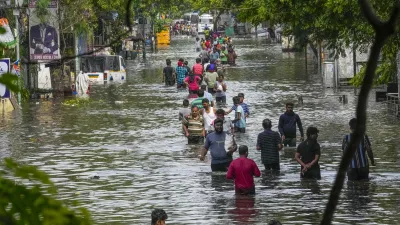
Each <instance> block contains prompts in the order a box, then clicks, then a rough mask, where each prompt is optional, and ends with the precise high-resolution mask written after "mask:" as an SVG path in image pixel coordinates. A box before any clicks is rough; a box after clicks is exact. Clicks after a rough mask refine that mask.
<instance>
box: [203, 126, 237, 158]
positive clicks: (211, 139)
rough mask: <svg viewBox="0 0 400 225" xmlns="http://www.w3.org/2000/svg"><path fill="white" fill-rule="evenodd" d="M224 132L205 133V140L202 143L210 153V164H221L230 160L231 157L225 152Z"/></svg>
mask: <svg viewBox="0 0 400 225" xmlns="http://www.w3.org/2000/svg"><path fill="white" fill-rule="evenodd" d="M226 135H227V134H226V133H225V132H222V133H217V132H213V133H210V134H209V135H207V137H206V141H205V143H204V148H205V149H208V151H210V154H211V158H212V159H211V165H212V164H223V163H227V162H230V161H231V159H230V157H228V155H227V154H226V153H227V152H226V150H225V139H226Z"/></svg>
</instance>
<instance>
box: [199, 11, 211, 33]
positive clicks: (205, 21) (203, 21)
mask: <svg viewBox="0 0 400 225" xmlns="http://www.w3.org/2000/svg"><path fill="white" fill-rule="evenodd" d="M213 19H214V18H213V17H212V16H211V15H210V14H202V15H201V16H199V23H198V25H197V32H198V33H199V34H200V33H204V28H205V27H206V25H207V27H208V29H209V30H213V29H214V20H213Z"/></svg>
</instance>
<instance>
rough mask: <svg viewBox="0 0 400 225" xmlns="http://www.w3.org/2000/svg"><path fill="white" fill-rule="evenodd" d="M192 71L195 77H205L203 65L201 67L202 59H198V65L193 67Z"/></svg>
mask: <svg viewBox="0 0 400 225" xmlns="http://www.w3.org/2000/svg"><path fill="white" fill-rule="evenodd" d="M192 71H193V74H194V75H195V76H199V77H203V65H201V59H200V58H197V59H196V64H194V65H193V68H192Z"/></svg>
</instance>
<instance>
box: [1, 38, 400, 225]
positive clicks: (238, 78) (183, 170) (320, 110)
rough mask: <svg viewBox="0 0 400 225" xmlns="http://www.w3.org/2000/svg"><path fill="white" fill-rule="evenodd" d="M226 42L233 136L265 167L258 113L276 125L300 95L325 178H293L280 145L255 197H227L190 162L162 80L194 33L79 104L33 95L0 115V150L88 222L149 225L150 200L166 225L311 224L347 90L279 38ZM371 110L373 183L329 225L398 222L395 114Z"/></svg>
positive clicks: (175, 101)
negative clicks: (74, 204)
mask: <svg viewBox="0 0 400 225" xmlns="http://www.w3.org/2000/svg"><path fill="white" fill-rule="evenodd" d="M235 45H236V49H237V52H238V54H239V58H238V61H237V63H238V66H237V67H235V68H229V69H228V75H227V79H226V80H227V84H228V89H229V90H228V102H229V103H230V102H231V97H232V96H234V95H236V94H237V93H238V92H244V93H245V95H246V96H245V97H246V99H245V101H246V102H247V103H248V104H250V106H251V117H250V118H249V119H248V128H247V133H246V134H243V135H240V136H239V137H238V143H239V144H246V145H248V146H249V148H250V154H249V157H251V158H253V159H254V160H255V161H256V162H257V164H258V165H259V167H260V168H262V164H261V159H260V154H259V152H257V151H256V150H255V144H256V143H255V142H256V137H257V134H258V133H259V132H261V131H262V126H261V121H262V120H263V119H264V118H270V119H271V120H272V121H273V123H274V125H275V126H274V129H275V130H276V125H277V121H278V118H279V115H280V114H281V113H282V112H283V110H284V103H285V102H286V101H294V102H296V99H297V98H296V95H298V94H300V95H302V96H304V106H302V107H296V108H295V111H296V112H298V113H299V115H300V117H301V118H302V121H303V124H304V127H307V126H310V125H315V126H317V127H318V129H319V130H320V136H319V141H320V144H321V146H322V156H321V160H320V164H321V168H322V169H321V170H322V180H320V181H318V182H304V181H300V179H299V173H298V172H299V166H298V164H297V163H296V162H295V160H294V159H293V158H294V152H293V151H294V150H290V149H286V150H285V152H284V154H283V155H282V159H281V169H282V171H281V175H280V176H277V177H271V176H267V177H266V176H264V177H263V178H260V179H256V190H257V195H256V196H255V197H241V198H236V197H235V195H234V191H233V182H231V181H227V180H225V177H224V175H225V174H223V173H211V172H210V165H209V164H210V161H209V159H208V161H206V162H200V161H199V160H198V159H197V155H198V149H197V148H196V147H193V146H187V145H186V139H185V138H184V137H183V136H182V135H181V132H180V125H179V123H178V122H177V115H178V109H179V108H180V105H181V103H182V99H183V98H184V97H185V95H186V92H177V91H176V89H174V88H165V87H164V86H163V84H162V82H161V81H162V78H161V69H162V67H163V66H164V62H165V58H167V57H169V58H171V59H173V61H176V60H177V59H178V58H179V57H183V58H185V59H187V60H188V61H189V62H190V64H192V63H193V62H194V59H195V57H196V55H197V54H196V53H194V51H193V50H194V42H193V40H191V39H179V40H174V41H173V42H172V45H171V47H170V48H168V49H162V50H160V51H159V53H158V54H156V55H152V54H148V57H149V59H148V61H146V62H138V61H135V62H130V63H128V66H129V69H130V74H129V76H128V77H127V83H125V84H122V85H117V86H116V85H106V86H97V87H95V88H93V92H92V102H91V103H90V104H89V105H87V106H82V107H72V106H64V105H61V104H59V103H55V104H53V103H52V102H41V103H40V104H38V105H37V104H36V103H35V102H32V103H31V104H29V105H26V106H24V110H23V113H22V116H21V117H17V116H15V115H14V114H9V115H7V117H6V118H2V119H1V120H0V129H1V130H2V131H1V133H0V147H1V150H0V157H6V156H11V157H13V158H15V159H17V160H18V161H20V162H23V163H29V164H32V165H37V166H39V167H40V168H41V169H42V170H44V171H46V172H47V173H48V174H50V176H51V177H52V180H53V181H54V182H55V183H56V184H57V186H58V187H59V192H60V196H59V198H60V199H64V200H67V201H71V200H79V201H80V202H81V203H82V204H83V205H84V206H86V207H87V208H88V209H90V211H91V212H92V215H93V218H94V220H95V221H96V224H113V225H114V224H116V225H119V224H124V225H125V224H149V223H150V222H149V221H150V213H151V210H152V209H153V208H155V207H159V208H163V209H165V210H166V211H167V213H168V216H169V219H168V224H207V225H209V224H266V222H267V221H269V220H271V219H278V220H280V221H281V222H282V223H283V224H317V223H318V222H319V220H320V217H321V214H322V212H323V210H324V207H325V204H326V202H327V197H328V194H329V191H330V188H331V184H332V183H333V180H334V176H335V173H336V168H337V165H338V162H339V160H340V157H341V150H340V144H341V140H342V137H343V135H344V134H345V133H346V132H348V131H347V124H348V120H349V119H350V118H351V116H352V115H354V105H355V102H354V95H353V91H352V90H349V91H343V92H344V93H346V94H348V95H349V104H347V105H342V104H341V103H339V101H338V99H337V97H334V96H330V95H331V94H333V92H332V91H331V90H324V89H323V88H322V85H321V82H322V79H321V77H320V75H316V74H313V73H312V71H311V70H309V74H307V73H306V72H305V66H304V55H303V54H293V53H291V54H288V53H281V51H280V48H279V46H276V45H271V44H266V43H264V42H261V41H260V42H257V41H255V40H244V39H243V40H235ZM368 110H369V117H368V134H369V135H370V137H371V139H372V144H373V150H374V152H375V156H376V161H377V166H376V167H374V168H372V169H371V170H372V172H371V177H372V180H371V181H370V182H368V183H363V184H356V185H350V184H349V185H347V184H345V189H344V190H343V195H342V198H341V200H340V205H339V206H338V209H337V212H336V214H335V224H400V219H399V216H398V215H399V211H400V210H399V204H400V189H399V187H400V173H399V170H400V168H399V167H400V151H399V147H398V146H400V140H399V138H398V137H399V134H400V131H399V121H398V120H396V119H394V118H392V117H390V116H387V115H386V108H385V105H383V104H381V103H375V102H374V100H373V98H371V100H370V102H369V109H368ZM231 116H233V115H231ZM236 157H237V156H236ZM94 175H97V176H99V177H100V179H91V177H93V176H94Z"/></svg>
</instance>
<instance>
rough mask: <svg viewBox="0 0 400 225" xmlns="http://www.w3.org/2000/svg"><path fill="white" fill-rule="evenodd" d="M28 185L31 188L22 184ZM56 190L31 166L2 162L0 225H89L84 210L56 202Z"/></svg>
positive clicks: (46, 177) (0, 173) (46, 178)
mask: <svg viewBox="0 0 400 225" xmlns="http://www.w3.org/2000/svg"><path fill="white" fill-rule="evenodd" d="M22 181H29V182H30V183H31V184H30V185H29V186H30V187H27V186H26V185H23V184H21V182H22ZM56 194H57V191H56V187H55V186H54V184H53V183H52V182H51V181H50V179H49V177H48V176H47V175H46V174H45V173H44V172H41V171H39V170H37V169H36V168H35V167H33V166H23V165H19V164H17V163H15V162H14V161H13V160H11V159H5V160H4V164H3V166H2V170H0V223H1V224H10V225H14V224H16V225H18V224H20V225H25V224H38V225H40V224H43V225H89V224H92V222H91V219H90V215H89V212H88V211H87V210H86V209H84V208H77V209H76V210H72V209H69V208H68V207H66V206H65V205H64V204H63V203H62V202H61V201H59V200H56V199H55V195H56Z"/></svg>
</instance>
